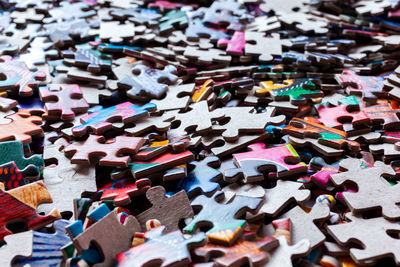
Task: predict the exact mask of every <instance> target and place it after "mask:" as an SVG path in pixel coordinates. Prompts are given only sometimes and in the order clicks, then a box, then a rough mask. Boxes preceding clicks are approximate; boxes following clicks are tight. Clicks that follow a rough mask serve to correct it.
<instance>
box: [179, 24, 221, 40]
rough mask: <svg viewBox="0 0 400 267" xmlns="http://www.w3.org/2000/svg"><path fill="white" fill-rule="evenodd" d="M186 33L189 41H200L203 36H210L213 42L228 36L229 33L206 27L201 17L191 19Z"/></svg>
mask: <svg viewBox="0 0 400 267" xmlns="http://www.w3.org/2000/svg"><path fill="white" fill-rule="evenodd" d="M185 35H186V37H187V39H188V40H189V41H198V40H199V39H200V38H201V37H206V38H208V39H209V40H210V41H211V42H212V43H216V42H217V41H218V40H219V39H221V38H228V37H229V35H228V34H226V33H225V32H223V31H218V30H214V29H211V28H209V27H206V26H205V25H204V24H203V21H202V20H200V19H194V20H191V21H189V25H188V27H187V28H186V31H185Z"/></svg>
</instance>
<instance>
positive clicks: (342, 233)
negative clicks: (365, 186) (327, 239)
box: [327, 177, 400, 265]
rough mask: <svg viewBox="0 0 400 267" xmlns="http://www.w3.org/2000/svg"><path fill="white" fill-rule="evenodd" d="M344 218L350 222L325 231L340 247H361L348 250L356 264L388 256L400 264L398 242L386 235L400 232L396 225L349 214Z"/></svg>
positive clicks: (332, 226)
mask: <svg viewBox="0 0 400 267" xmlns="http://www.w3.org/2000/svg"><path fill="white" fill-rule="evenodd" d="M364 178H365V177H364ZM346 218H347V219H349V220H351V222H347V223H342V224H337V225H328V226H327V230H328V232H329V233H330V234H331V235H332V236H333V237H334V238H335V240H336V241H338V243H339V244H341V245H347V243H349V242H350V241H356V242H357V243H360V244H361V245H362V248H361V249H360V248H350V256H351V257H352V259H353V260H354V261H355V262H356V263H357V264H362V265H364V264H366V263H369V264H371V263H375V261H376V260H378V259H380V258H384V257H388V256H389V257H391V258H394V260H395V262H396V264H399V263H400V255H399V253H398V249H397V248H398V247H399V241H398V240H397V239H395V238H392V237H390V236H389V234H388V233H389V232H395V231H396V232H397V231H400V227H399V224H398V223H396V222H392V221H388V220H386V219H385V218H383V217H378V218H372V219H363V218H360V217H358V216H356V215H354V214H350V213H347V214H346Z"/></svg>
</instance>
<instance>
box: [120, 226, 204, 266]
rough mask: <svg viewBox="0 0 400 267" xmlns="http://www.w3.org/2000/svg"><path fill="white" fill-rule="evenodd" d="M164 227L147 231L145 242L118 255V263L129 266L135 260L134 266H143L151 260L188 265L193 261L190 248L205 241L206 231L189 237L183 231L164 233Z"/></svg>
mask: <svg viewBox="0 0 400 267" xmlns="http://www.w3.org/2000/svg"><path fill="white" fill-rule="evenodd" d="M164 229H165V227H164V226H159V227H156V228H154V229H152V230H150V231H148V232H146V233H145V234H144V238H145V239H146V241H145V243H143V244H141V245H138V246H135V247H133V248H131V249H129V250H128V251H126V252H124V253H121V254H119V255H118V256H117V260H118V265H119V266H121V267H128V266H132V263H133V262H134V263H135V264H134V266H143V265H146V264H149V263H150V262H153V263H154V262H157V263H159V264H162V265H164V266H173V265H188V264H189V263H190V262H191V258H190V253H189V248H190V247H193V246H201V245H202V244H204V243H205V242H204V241H205V234H204V233H201V232H200V233H196V234H194V235H192V236H190V237H188V236H184V235H183V234H182V233H181V231H174V232H170V233H167V234H162V233H163V231H164ZM166 244H168V245H166ZM149 248H150V250H149ZM154 251H157V254H155V253H153V252H154Z"/></svg>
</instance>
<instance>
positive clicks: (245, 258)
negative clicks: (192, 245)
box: [194, 236, 279, 267]
mask: <svg viewBox="0 0 400 267" xmlns="http://www.w3.org/2000/svg"><path fill="white" fill-rule="evenodd" d="M278 244H279V241H278V240H277V239H275V238H273V237H270V236H266V237H263V238H261V239H260V240H257V241H245V240H239V241H237V242H236V243H235V244H234V245H233V246H231V247H225V246H221V245H214V244H207V245H206V246H204V247H200V248H196V249H195V251H194V254H195V255H197V256H199V257H201V259H203V260H205V261H209V258H210V256H211V255H213V254H214V255H215V254H218V255H219V254H222V255H223V256H221V257H218V258H216V259H214V262H215V264H217V265H218V266H224V267H228V266H236V265H240V264H245V263H247V262H249V263H250V265H251V266H257V265H262V264H268V262H269V259H270V254H269V253H268V251H271V250H273V249H274V248H275V247H277V246H278Z"/></svg>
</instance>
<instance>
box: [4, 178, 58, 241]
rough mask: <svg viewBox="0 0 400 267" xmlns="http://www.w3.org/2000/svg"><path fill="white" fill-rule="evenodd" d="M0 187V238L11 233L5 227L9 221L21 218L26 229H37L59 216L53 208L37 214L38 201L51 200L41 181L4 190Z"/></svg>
mask: <svg viewBox="0 0 400 267" xmlns="http://www.w3.org/2000/svg"><path fill="white" fill-rule="evenodd" d="M3 189H4V186H3V185H2V188H0V210H1V214H2V216H1V219H0V239H3V238H4V237H5V236H7V235H10V234H12V232H11V231H10V230H8V229H7V226H9V225H10V224H11V223H13V222H16V221H20V220H23V221H24V222H25V223H26V225H27V227H28V229H37V228H40V227H42V226H44V225H46V224H49V223H51V222H53V221H54V220H57V219H59V218H61V215H60V213H59V212H58V211H57V210H56V209H54V210H52V211H51V212H50V213H49V215H45V216H42V215H38V214H37V212H36V207H37V205H39V204H40V203H46V202H51V201H52V199H51V196H50V194H49V192H48V191H47V189H46V186H45V185H44V183H43V182H42V181H38V182H35V183H31V184H27V185H24V186H20V187H18V188H15V189H11V190H8V191H4V190H3Z"/></svg>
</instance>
